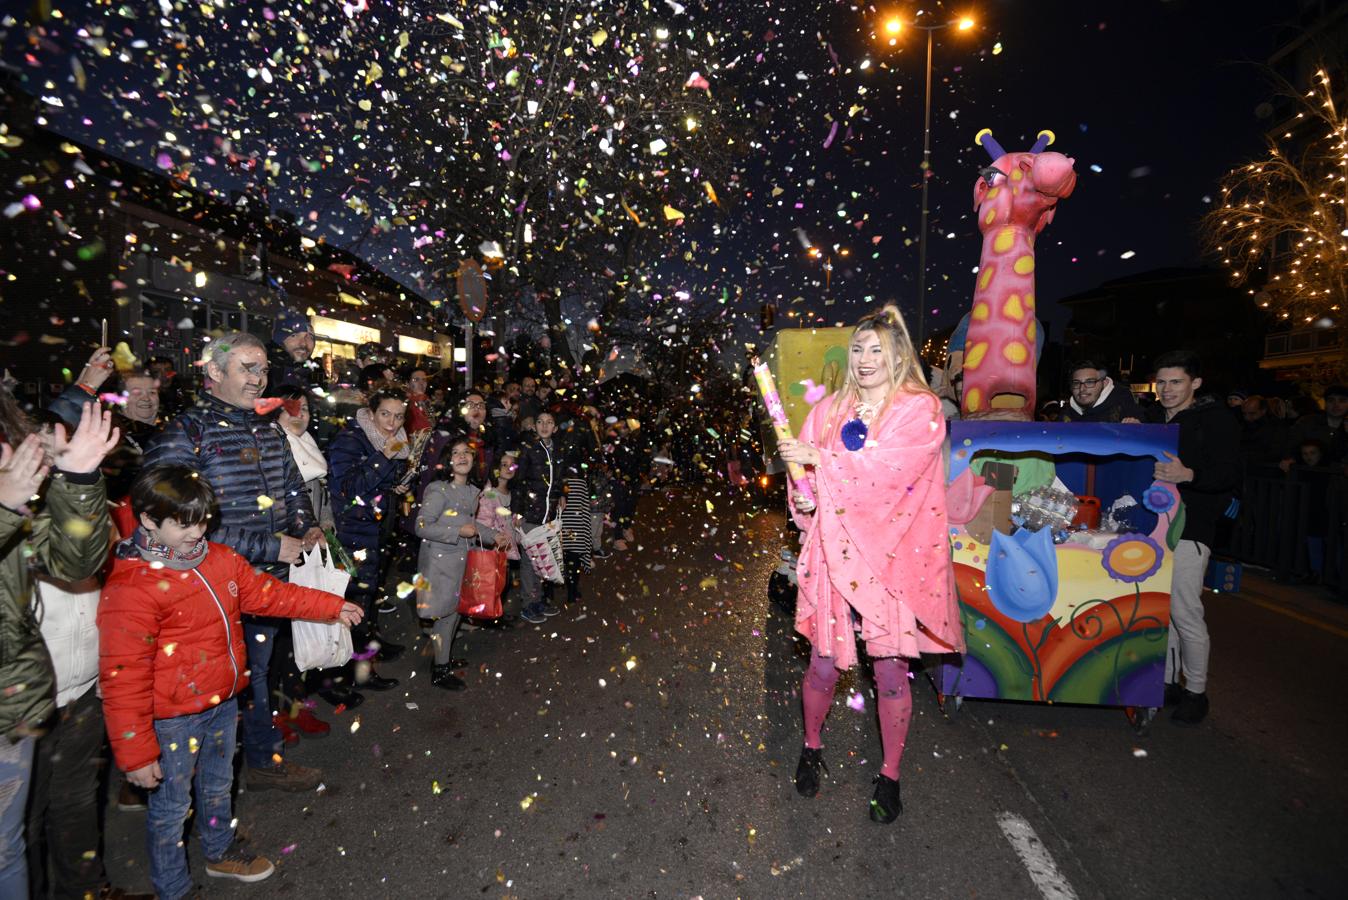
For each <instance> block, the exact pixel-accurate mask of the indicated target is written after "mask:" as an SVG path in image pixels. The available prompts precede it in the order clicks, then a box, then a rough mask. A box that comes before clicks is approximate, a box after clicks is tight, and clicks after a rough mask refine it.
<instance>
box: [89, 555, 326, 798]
mask: <svg viewBox="0 0 1348 900" xmlns="http://www.w3.org/2000/svg"><path fill="white" fill-rule="evenodd" d="M342 602H343V601H342V598H341V597H338V596H337V595H336V594H329V593H327V592H326V591H316V590H313V589H311V588H304V587H297V586H295V585H290V584H286V583H285V582H283V581H278V580H277V579H275V578H273V577H271V576H270V575H265V574H262V573H260V572H256V571H254V570H253V567H252V566H250V565H249V564H248V563H247V561H245V560H244V558H243V557H242V556H240V555H239V554H237V553H235V552H234V551H233V550H231V549H230V548H228V547H226V546H225V545H224V544H216V543H212V544H211V545H210V549H209V550H208V551H207V553H206V558H205V559H203V560H202V561H201V563H200V564H199V565H198V566H197V567H196V568H195V569H188V570H186V571H178V570H174V569H167V568H161V567H155V566H151V564H150V563H148V562H146V561H145V560H144V559H142V558H141V556H140V554H139V553H138V552H137V551H136V549H135V547H134V546H133V545H132V544H131V541H129V540H127V541H123V542H122V543H121V544H120V545H118V547H117V559H116V560H115V561H114V563H113V567H112V574H111V575H109V576H108V580H107V583H106V584H105V585H104V587H103V596H102V598H101V599H100V601H99V604H98V635H99V673H98V680H99V684H100V685H101V687H102V689H103V714H104V717H105V718H106V720H107V726H108V739H109V741H110V742H111V744H112V753H113V756H114V757H115V758H116V760H117V765H118V767H119V768H121V770H122V771H123V772H131V771H134V770H136V769H139V768H141V767H143V766H147V765H149V764H150V763H152V762H155V761H157V760H158V759H159V742H158V740H156V738H155V733H154V722H155V720H156V719H169V718H172V717H174V716H183V715H191V714H193V713H199V712H201V711H202V710H204V709H206V708H207V707H209V706H212V705H214V704H217V703H221V702H223V701H225V700H228V699H229V698H230V697H233V696H234V695H235V694H237V693H238V692H239V691H241V690H243V688H244V686H245V685H247V684H248V655H247V653H246V651H245V650H244V642H243V625H242V622H241V621H240V618H239V616H240V613H251V614H253V615H258V616H283V617H286V618H295V619H317V620H319V621H333V620H335V619H336V618H337V615H338V613H340V612H341V609H342Z"/></svg>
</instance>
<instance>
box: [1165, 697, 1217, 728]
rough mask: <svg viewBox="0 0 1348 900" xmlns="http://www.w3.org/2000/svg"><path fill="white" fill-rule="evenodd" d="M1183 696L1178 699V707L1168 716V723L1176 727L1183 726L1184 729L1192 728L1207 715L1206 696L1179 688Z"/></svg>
mask: <svg viewBox="0 0 1348 900" xmlns="http://www.w3.org/2000/svg"><path fill="white" fill-rule="evenodd" d="M1181 690H1183V691H1184V696H1183V697H1181V698H1180V702H1179V705H1177V706H1176V707H1175V711H1174V712H1172V713H1171V714H1170V721H1172V722H1174V723H1175V724H1176V725H1183V726H1185V727H1186V728H1192V727H1193V726H1195V725H1197V724H1198V723H1199V722H1201V721H1203V719H1204V718H1205V717H1206V716H1207V714H1208V695H1207V694H1206V693H1203V694H1195V693H1194V692H1193V691H1191V690H1188V689H1185V688H1181Z"/></svg>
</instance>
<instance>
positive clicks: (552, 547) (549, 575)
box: [519, 521, 566, 584]
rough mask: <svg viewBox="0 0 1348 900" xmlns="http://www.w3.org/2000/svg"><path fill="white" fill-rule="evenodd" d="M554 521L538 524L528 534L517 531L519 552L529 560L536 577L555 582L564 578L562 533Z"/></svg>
mask: <svg viewBox="0 0 1348 900" xmlns="http://www.w3.org/2000/svg"><path fill="white" fill-rule="evenodd" d="M556 525H557V522H556V521H553V522H550V523H548V524H547V525H539V526H538V527H537V528H535V529H534V530H533V531H530V532H529V533H528V534H525V533H524V532H522V531H521V532H519V539H520V552H522V553H523V554H524V555H525V557H526V558H527V559H528V560H529V564H530V565H532V566H533V567H534V571H535V572H537V573H538V577H539V578H542V579H543V580H544V581H552V582H555V583H557V584H561V583H563V582H564V581H565V580H566V579H565V577H563V575H562V534H561V532H560V531H558V530H557V528H556V527H555V526H556Z"/></svg>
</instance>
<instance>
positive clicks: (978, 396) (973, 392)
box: [964, 388, 983, 412]
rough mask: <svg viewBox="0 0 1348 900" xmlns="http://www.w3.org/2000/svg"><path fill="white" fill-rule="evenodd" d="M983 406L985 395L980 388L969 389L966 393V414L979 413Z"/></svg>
mask: <svg viewBox="0 0 1348 900" xmlns="http://www.w3.org/2000/svg"><path fill="white" fill-rule="evenodd" d="M982 405H983V393H982V391H980V390H979V389H978V388H969V389H968V390H967V391H965V392H964V410H965V412H978V410H979V408H980V407H982Z"/></svg>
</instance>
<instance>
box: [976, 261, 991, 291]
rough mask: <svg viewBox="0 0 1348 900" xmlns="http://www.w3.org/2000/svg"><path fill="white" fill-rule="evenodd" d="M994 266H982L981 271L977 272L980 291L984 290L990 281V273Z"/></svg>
mask: <svg viewBox="0 0 1348 900" xmlns="http://www.w3.org/2000/svg"><path fill="white" fill-rule="evenodd" d="M994 268H995V267H993V266H984V267H983V271H982V272H980V273H978V289H979V290H980V291H982V290H986V289H987V286H988V282H990V281H992V273H993V270H994Z"/></svg>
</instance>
